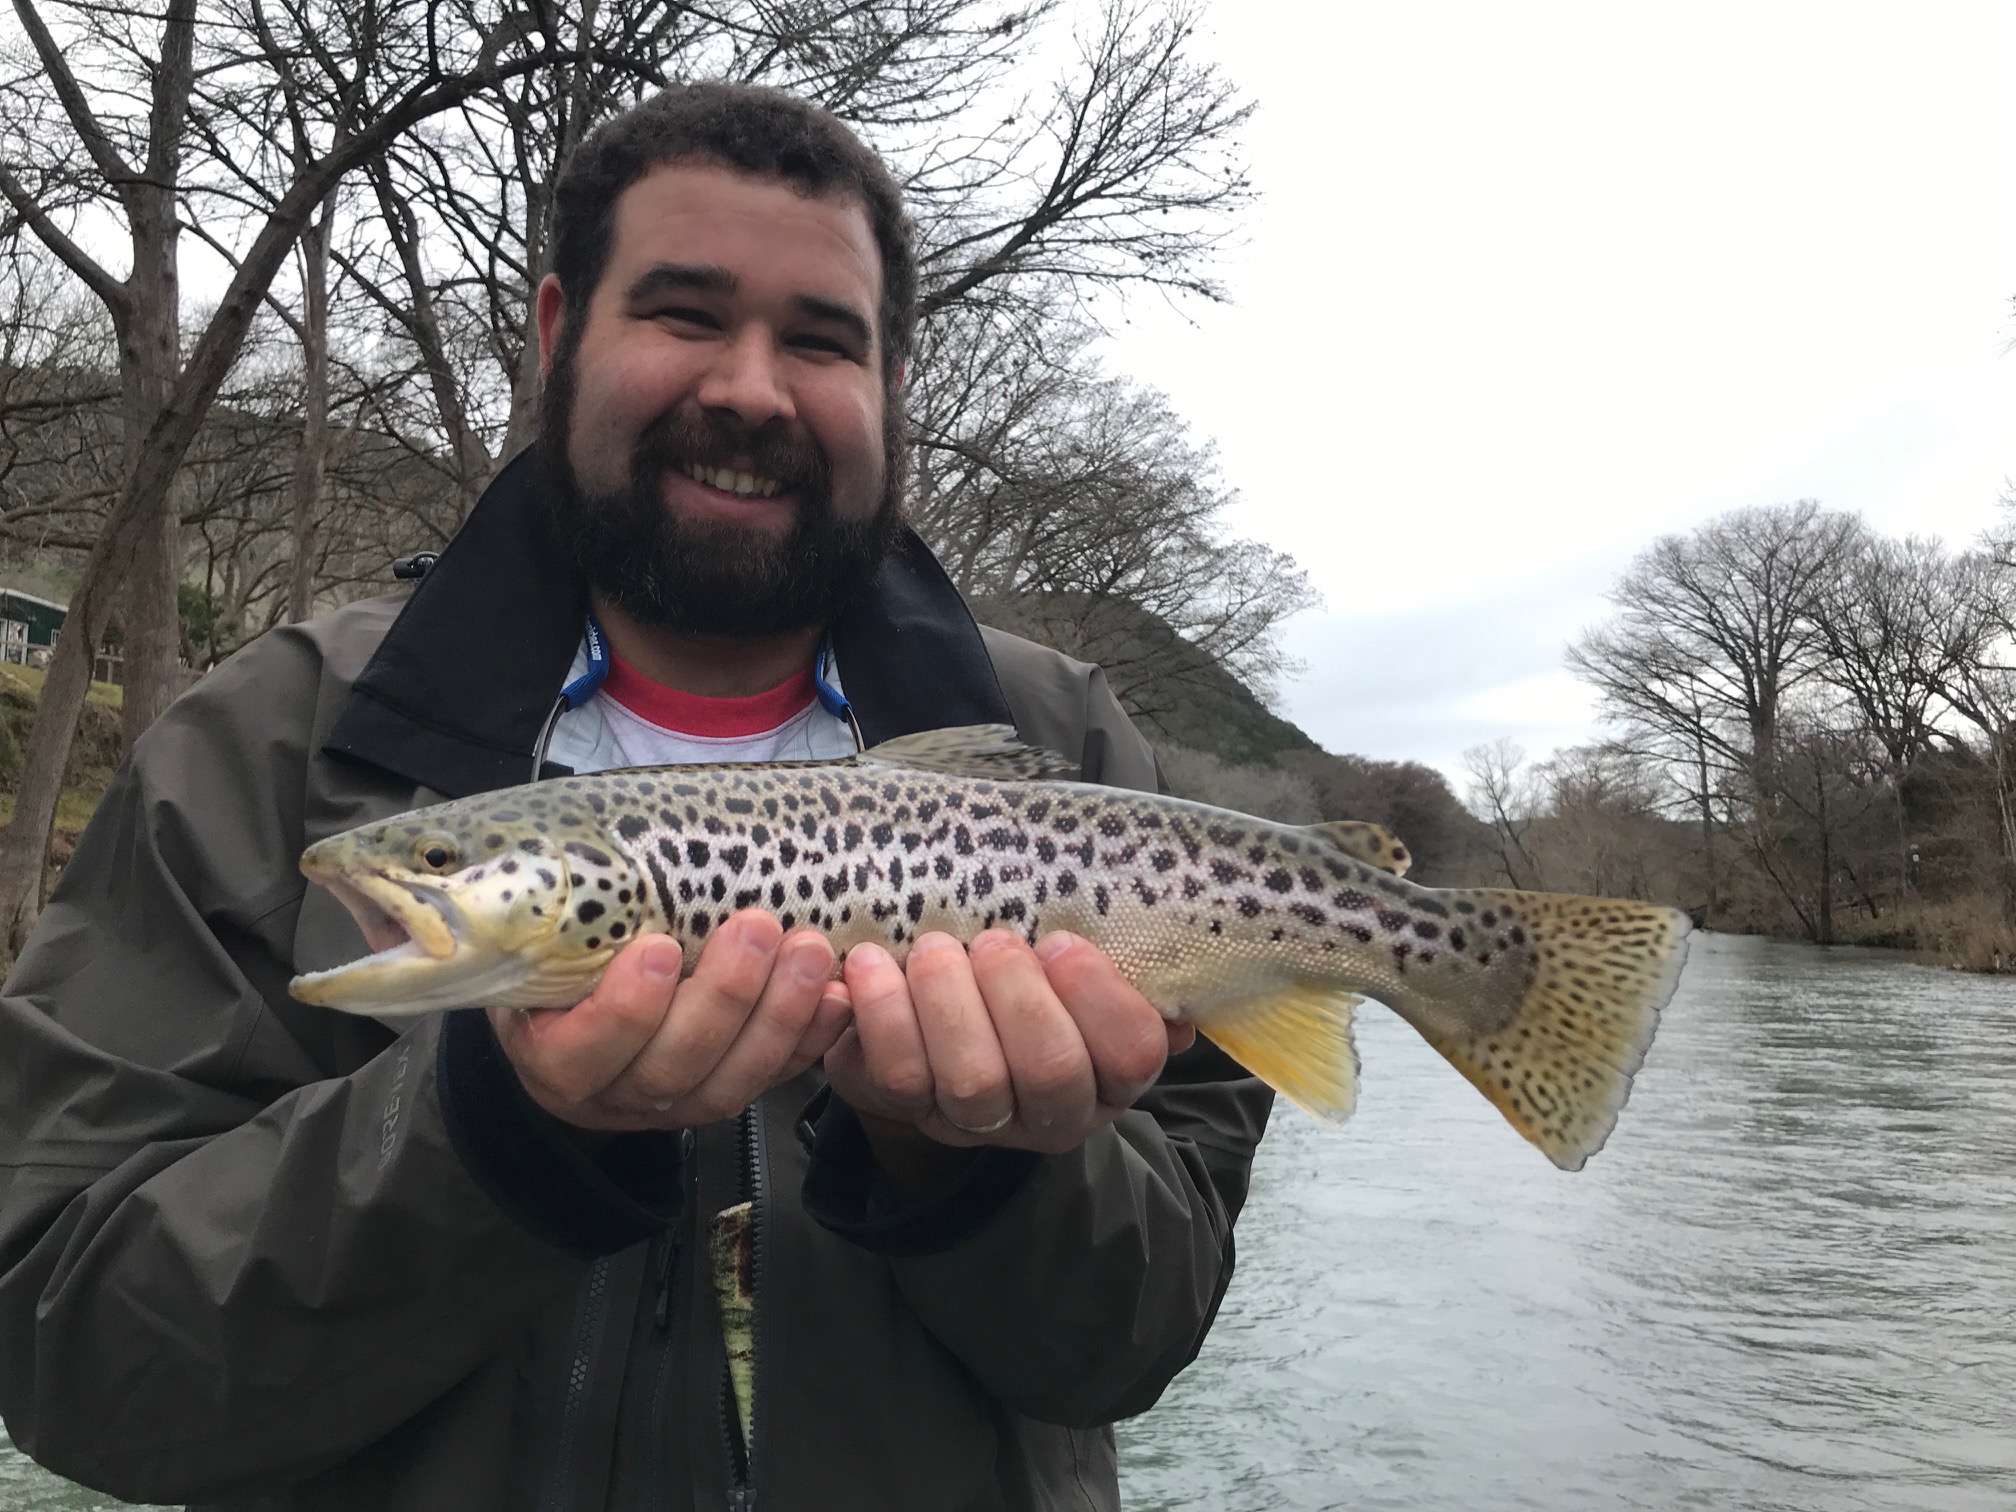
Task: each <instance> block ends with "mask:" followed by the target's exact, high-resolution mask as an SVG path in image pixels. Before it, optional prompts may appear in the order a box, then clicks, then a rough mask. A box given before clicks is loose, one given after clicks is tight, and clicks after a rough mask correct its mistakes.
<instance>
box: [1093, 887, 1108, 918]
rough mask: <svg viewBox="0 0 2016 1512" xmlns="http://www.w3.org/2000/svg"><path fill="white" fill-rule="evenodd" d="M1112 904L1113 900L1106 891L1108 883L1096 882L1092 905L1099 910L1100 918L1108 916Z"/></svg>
mask: <svg viewBox="0 0 2016 1512" xmlns="http://www.w3.org/2000/svg"><path fill="white" fill-rule="evenodd" d="M1112 904H1113V900H1112V899H1111V898H1110V897H1108V896H1107V893H1106V884H1105V883H1104V882H1097V883H1094V884H1093V887H1092V906H1093V907H1094V908H1096V909H1098V910H1099V917H1100V918H1102V919H1103V918H1105V917H1106V910H1107V909H1108V908H1110V907H1112Z"/></svg>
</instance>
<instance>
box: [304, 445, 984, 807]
mask: <svg viewBox="0 0 2016 1512" xmlns="http://www.w3.org/2000/svg"><path fill="white" fill-rule="evenodd" d="M544 487H545V474H544V469H543V467H542V465H541V463H540V459H539V456H538V452H537V448H533V449H531V450H528V451H526V452H524V453H522V454H520V455H519V456H518V457H517V458H515V459H514V460H513V461H512V462H511V463H510V464H509V465H507V466H506V467H505V468H504V470H503V471H502V472H500V473H499V474H498V475H497V478H496V480H495V481H494V482H493V483H491V485H490V487H489V488H487V489H485V490H484V493H483V497H482V498H480V499H479V500H477V502H476V507H475V508H474V509H472V510H471V511H470V512H469V518H468V519H467V520H465V521H464V522H463V524H462V528H461V529H460V530H458V531H457V532H456V533H455V538H454V539H453V540H452V541H450V542H449V543H448V545H447V547H446V548H445V549H444V550H443V551H442V553H441V557H440V560H439V561H437V562H436V563H435V564H434V566H433V567H432V568H431V569H430V570H429V571H428V573H427V575H426V576H425V577H424V578H422V579H421V580H420V582H419V584H418V585H417V586H416V587H415V588H414V590H413V596H412V597H411V598H410V599H408V600H407V602H406V607H405V608H404V609H403V610H402V611H401V612H400V615H399V618H398V620H397V621H396V622H395V623H394V624H393V626H392V628H391V630H389V631H388V632H387V633H386V636H385V639H384V641H383V642H382V643H381V644H380V645H379V647H378V650H377V652H376V654H375V655H373V656H372V658H371V661H370V663H369V665H367V666H366V667H365V669H364V670H363V672H362V673H360V674H359V675H358V678H357V681H356V682H355V683H354V684H353V685H352V687H351V692H350V700H349V702H348V704H347V705H345V707H344V710H343V712H342V714H341V715H340V716H339V717H338V719H337V721H336V726H335V728H334V729H333V730H332V731H331V732H330V735H329V739H328V740H327V741H326V742H324V744H323V747H322V749H323V750H324V751H326V752H328V753H329V754H331V755H333V756H339V757H343V758H345V759H347V760H352V761H362V762H368V763H370V764H371V765H373V766H377V767H381V768H383V769H385V770H386V771H389V772H394V773H397V774H398V775H399V776H401V777H404V778H407V779H408V780H410V781H412V782H415V783H419V784H421V785H423V786H425V787H429V788H432V789H434V790H435V791H436V792H439V793H445V794H447V795H448V796H450V797H460V796H461V795H463V794H466V793H477V792H483V791H486V790H488V789H490V788H497V787H508V786H510V785H511V784H513V783H517V782H522V781H524V780H525V775H526V772H527V770H528V768H529V765H530V762H531V759H532V749H533V746H534V743H535V742H536V741H537V740H538V738H539V733H540V730H541V729H542V728H543V727H544V725H545V723H546V719H547V716H548V715H549V714H551V713H552V711H553V704H554V700H555V698H556V697H557V696H558V695H559V692H560V687H561V684H562V683H564V682H565V681H566V680H567V673H568V670H569V668H570V667H571V666H572V664H573V660H574V653H575V651H576V650H577V649H578V648H579V646H580V644H581V627H582V625H583V624H584V623H585V621H586V617H587V614H588V592H587V585H586V584H585V583H584V582H583V581H582V578H581V575H580V573H579V572H578V571H577V570H576V569H575V568H574V566H573V553H572V552H571V551H570V550H569V549H568V546H567V543H566V542H565V541H564V540H563V539H561V537H560V534H559V531H558V528H557V527H556V525H555V524H554V522H553V520H552V517H551V515H550V513H549V511H548V510H547V509H546V508H545V506H544V501H543V498H542V491H543V489H544ZM828 634H829V635H830V637H831V640H832V646H833V651H834V656H835V660H836V661H837V662H838V664H839V667H840V675H841V677H842V678H843V679H844V681H845V684H846V688H847V699H848V702H849V703H850V704H851V705H852V707H853V712H854V717H855V719H856V720H857V721H858V722H859V724H860V727H861V734H862V737H863V739H864V740H866V741H867V742H868V743H869V744H871V745H872V744H874V743H876V742H878V741H882V740H888V739H891V738H892V737H894V736H897V735H907V734H911V733H913V732H915V731H918V730H933V729H941V728H944V727H946V726H949V725H963V724H1012V723H1013V722H1014V719H1013V716H1012V715H1011V714H1010V713H1009V709H1008V700H1007V698H1006V696H1005V695H1004V694H1003V693H1002V691H1001V684H1000V681H999V679H998V678H997V677H996V676H995V674H994V664H993V662H992V661H991V660H990V659H989V658H988V655H987V649H986V647H985V645H984V644H983V643H982V642H981V639H980V631H979V628H978V627H977V626H976V625H975V624H974V623H973V616H972V614H971V613H970V612H969V611H968V610H967V608H966V603H965V601H964V600H963V599H962V598H960V596H959V593H958V590H957V589H955V588H954V587H953V586H952V582H951V580H950V579H949V578H947V577H946V576H945V570H944V568H942V567H940V566H939V565H938V561H937V558H935V557H933V556H932V555H931V552H930V549H929V548H928V547H926V546H925V544H924V543H923V541H922V540H920V539H919V538H918V537H917V536H916V534H915V533H913V532H911V531H909V530H905V531H904V532H903V534H902V536H901V538H900V539H899V540H898V541H897V544H896V547H895V549H894V550H893V551H892V552H891V553H890V556H889V560H888V561H887V563H885V565H884V567H883V571H882V574H881V577H880V580H879V581H878V582H877V584H876V589H875V592H874V593H873V594H872V595H871V596H870V597H869V598H868V599H867V601H866V602H865V603H863V604H862V605H860V606H859V607H858V608H857V609H855V610H852V611H850V612H849V613H848V614H846V615H844V616H842V617H841V618H840V619H839V620H838V621H836V622H835V623H834V624H833V625H831V626H829V627H828ZM564 770H565V769H564V768H559V767H556V766H554V765H552V764H551V763H549V764H548V765H547V768H546V771H547V774H548V775H552V774H555V773H557V772H562V771H564Z"/></svg>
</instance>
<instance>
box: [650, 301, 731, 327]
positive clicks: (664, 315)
mask: <svg viewBox="0 0 2016 1512" xmlns="http://www.w3.org/2000/svg"><path fill="white" fill-rule="evenodd" d="M650 318H651V319H652V320H655V321H657V322H658V323H659V324H660V325H667V326H674V327H680V328H684V329H687V330H700V331H718V330H720V329H721V321H720V318H719V317H718V316H716V315H715V314H714V313H713V312H712V311H710V310H703V309H701V308H700V307H699V306H698V305H684V304H680V305H660V306H659V307H658V308H657V309H655V310H653V311H652V312H651V315H650Z"/></svg>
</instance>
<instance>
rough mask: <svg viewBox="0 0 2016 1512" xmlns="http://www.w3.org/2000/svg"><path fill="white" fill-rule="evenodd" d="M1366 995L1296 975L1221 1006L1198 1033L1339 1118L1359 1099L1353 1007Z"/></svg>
mask: <svg viewBox="0 0 2016 1512" xmlns="http://www.w3.org/2000/svg"><path fill="white" fill-rule="evenodd" d="M1364 1001H1365V1000H1364V999H1363V998H1361V997H1359V996H1357V995H1356V994H1355V993H1349V992H1340V991H1338V990H1337V989H1336V988H1334V987H1325V986H1320V985H1318V984H1316V983H1313V982H1296V983H1293V984H1292V985H1290V986H1287V987H1283V988H1281V989H1279V990H1278V991H1275V992H1270V993H1268V994H1266V995H1265V996H1262V997H1256V998H1249V999H1247V1000H1246V1001H1244V1002H1241V1003H1236V1004H1232V1005H1230V1006H1228V1007H1227V1008H1225V1009H1224V1010H1223V1013H1224V1017H1223V1018H1221V1017H1219V1015H1218V1014H1217V1013H1213V1014H1212V1017H1211V1022H1209V1023H1199V1024H1198V1025H1197V1029H1198V1032H1199V1033H1200V1034H1203V1035H1204V1036H1205V1037H1207V1038H1208V1039H1209V1040H1210V1041H1211V1042H1212V1043H1213V1044H1215V1045H1217V1046H1218V1048H1219V1049H1221V1050H1223V1051H1224V1052H1225V1053H1226V1054H1227V1055H1229V1056H1231V1057H1232V1059H1234V1060H1236V1061H1237V1062H1239V1064H1240V1065H1242V1066H1244V1067H1245V1068H1246V1069H1247V1070H1248V1071H1251V1072H1252V1073H1253V1074H1254V1075H1255V1076H1257V1077H1259V1078H1260V1080H1262V1081H1264V1082H1265V1083H1267V1085H1268V1086H1270V1087H1272V1088H1273V1089H1274V1090H1275V1091H1276V1092H1279V1093H1280V1094H1281V1095H1282V1096H1283V1097H1285V1098H1287V1099H1288V1100H1289V1101H1290V1102H1292V1103H1293V1104H1295V1106H1296V1107H1298V1108H1300V1109H1302V1110H1303V1111H1304V1112H1305V1113H1309V1114H1312V1115H1313V1116H1315V1117H1317V1118H1320V1119H1322V1120H1323V1121H1324V1122H1325V1123H1337V1122H1340V1121H1341V1120H1343V1119H1345V1118H1347V1117H1349V1116H1350V1113H1351V1110H1352V1108H1353V1107H1355V1106H1356V1105H1357V1102H1358V1051H1357V1048H1356V1047H1355V1046H1354V1045H1353V1044H1352V1043H1351V1014H1352V1010H1354V1009H1355V1008H1357V1006H1358V1005H1359V1004H1360V1003H1362V1002H1364Z"/></svg>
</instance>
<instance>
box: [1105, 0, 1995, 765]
mask: <svg viewBox="0 0 2016 1512" xmlns="http://www.w3.org/2000/svg"><path fill="white" fill-rule="evenodd" d="M1204 19H1205V30H1206V33H1207V36H1206V39H1205V44H1204V45H1205V46H1206V48H1207V49H1208V50H1209V52H1210V53H1211V55H1213V56H1215V57H1217V58H1218V59H1219V60H1220V61H1221V62H1222V63H1223V65H1224V67H1225V68H1226V69H1227V71H1228V72H1229V74H1230V75H1231V77H1232V78H1233V79H1234V80H1236V81H1237V83H1238V84H1239V85H1240V87H1241V88H1242V89H1243V90H1244V91H1245V92H1246V94H1247V96H1248V97H1249V98H1251V99H1253V100H1254V101H1256V102H1257V104H1258V106H1259V109H1258V112H1257V114H1256V117H1255V119H1254V122H1253V124H1252V126H1251V128H1250V130H1249V133H1248V137H1247V143H1248V152H1249V157H1250V160H1251V163H1252V166H1253V174H1254V178H1255V180H1256V183H1257V186H1258V188H1259V190H1260V193H1261V201H1260V204H1259V206H1258V208H1257V210H1256V211H1255V213H1254V214H1253V215H1252V217H1251V219H1250V223H1249V225H1248V226H1247V228H1246V235H1245V245H1244V247H1243V248H1241V249H1239V250H1238V251H1235V252H1234V253H1233V254H1232V255H1231V256H1230V257H1229V258H1228V259H1227V260H1226V261H1225V262H1224V263H1223V264H1222V265H1221V270H1220V271H1221V272H1222V274H1223V277H1224V280H1225V282H1226V284H1227V286H1228V288H1229V290H1230V293H1231V295H1232V301H1231V303H1230V304H1229V305H1227V306H1224V307H1221V308H1212V307H1198V306H1192V307H1186V308H1185V309H1184V310H1182V311H1181V312H1172V311H1170V310H1168V309H1166V308H1164V307H1161V306H1160V305H1157V304H1154V303H1152V302H1136V303H1135V304H1134V305H1133V306H1132V307H1131V310H1130V318H1129V322H1128V323H1127V324H1126V325H1125V326H1123V327H1121V328H1119V329H1118V330H1117V331H1116V335H1115V338H1114V340H1113V342H1112V343H1111V344H1110V347H1109V349H1108V360H1109V361H1110V362H1111V363H1112V365H1113V366H1115V367H1117V368H1120V369H1122V370H1125V371H1129V372H1132V373H1134V374H1135V375H1137V376H1140V377H1142V378H1144V379H1146V380H1148V381H1151V382H1153V383H1155V384H1157V385H1159V386H1160V387H1161V388H1163V389H1164V390H1165V391H1166V392H1167V393H1168V394H1169V395H1170V396H1171V398H1172V399H1173V400H1174V402H1175V404H1176V406H1177V408H1178V409H1179V410H1180V411H1181V412H1182V413H1183V414H1184V415H1185V416H1186V417H1187V418H1188V419H1189V421H1190V422H1191V423H1192V424H1193V426H1194V427H1195V428H1196V429H1197V431H1199V432H1200V433H1201V434H1204V435H1208V436H1211V437H1214V438H1215V439H1216V441H1217V443H1218V445H1219V448H1220V452H1221V455H1222V458H1223V463H1224V471H1225V475H1226V478H1227V480H1228V481H1229V482H1230V483H1231V484H1232V485H1233V486H1234V487H1236V488H1237V489H1238V490H1239V493H1240V495H1241V499H1240V504H1239V507H1238V510H1237V513H1236V518H1235V522H1234V523H1235V526H1236V528H1237V529H1238V530H1239V531H1241V532H1242V533H1245V534H1249V535H1253V536H1257V537H1259V538H1261V539H1263V540H1265V541H1267V542H1269V543H1270V544H1272V545H1275V546H1278V547H1280V548H1282V549H1284V550H1286V551H1289V552H1291V553H1293V555H1294V556H1295V557H1296V559H1297V560H1298V561H1300V562H1301V563H1302V564H1303V565H1304V566H1305V567H1306V568H1307V569H1308V570H1309V573H1310V576H1311V578H1312V579H1313V581H1314V582H1315V584H1316V585H1317V587H1318V588H1319V589H1320V590H1321V591H1322V593H1323V595H1324V599H1325V607H1324V608H1323V609H1322V610H1321V611H1318V612H1314V613H1311V614H1307V615H1304V616H1301V617H1300V618H1298V620H1297V621H1295V622H1294V624H1293V625H1292V627H1291V633H1290V636H1289V642H1290V645H1291V647H1292V649H1293V651H1294V652H1295V654H1297V655H1298V656H1299V657H1301V658H1302V660H1303V661H1304V662H1306V663H1307V668H1306V670H1305V671H1304V672H1303V673H1302V674H1301V675H1300V676H1299V677H1298V678H1296V679H1295V680H1294V681H1293V682H1292V683H1290V684H1288V685H1286V686H1285V687H1284V690H1283V693H1284V696H1283V699H1282V706H1283V712H1285V713H1286V714H1287V715H1288V716H1289V717H1290V718H1292V719H1294V720H1295V721H1296V723H1298V724H1299V725H1301V726H1302V727H1303V728H1304V729H1305V730H1307V731H1308V732H1309V733H1310V734H1311V735H1312V736H1314V737H1315V738H1316V739H1317V740H1318V741H1319V742H1321V743H1322V744H1323V745H1325V746H1326V747H1328V748H1330V749H1332V750H1336V751H1356V752H1363V753H1365V754H1368V755H1373V756H1380V757H1387V758H1394V759H1401V758H1411V759H1416V760H1421V761H1426V762H1429V763H1430V764H1433V765H1436V766H1439V767H1441V768H1442V769H1444V770H1445V771H1447V772H1449V773H1451V774H1452V776H1453V775H1455V774H1456V773H1457V771H1458V769H1459V764H1460V754H1461V752H1462V751H1463V750H1464V749H1465V748H1466V747H1468V746H1471V745H1475V744H1478V743H1480V742H1484V741H1489V740H1492V739H1495V738H1497V737H1499V736H1501V735H1509V736H1512V737H1514V738H1515V739H1517V740H1519V741H1520V742H1521V743H1522V744H1523V745H1524V746H1525V747H1526V748H1527V749H1528V751H1529V752H1530V753H1531V754H1533V755H1536V756H1538V755H1544V754H1545V753H1546V752H1548V751H1549V750H1551V749H1553V748H1555V747H1556V746H1558V745H1563V744H1569V743H1573V742H1575V741H1578V740H1583V739H1587V738H1589V737H1590V736H1591V735H1592V734H1593V733H1594V732H1595V727H1594V725H1593V723H1592V715H1593V707H1592V704H1591V701H1590V700H1589V699H1588V697H1587V695H1586V694H1585V693H1584V692H1583V690H1582V689H1581V687H1580V685H1579V684H1577V683H1575V682H1574V681H1573V680H1572V679H1571V678H1570V677H1569V676H1568V675H1567V673H1566V672H1565V671H1563V670H1562V650H1563V647H1564V645H1565V644H1566V642H1567V641H1568V640H1569V639H1570V638H1571V637H1573V636H1574V634H1575V633H1576V632H1577V631H1578V630H1580V629H1581V628H1583V627H1584V626H1587V625H1590V624H1593V623H1595V622H1597V621H1598V620H1600V619H1601V618H1602V617H1603V615H1604V613H1605V611H1606V605H1605V603H1604V599H1603V595H1604V593H1605V591H1606V590H1607V589H1608V588H1609V587H1610V585H1611V584H1612V583H1613V582H1614V581H1615V579H1616V577H1617V575H1618V574H1619V573H1620V572H1621V571H1622V570H1623V568H1624V567H1625V566H1626V565H1627V564H1628V563H1629V561H1630V559H1631V557H1632V556H1633V555H1634V554H1635V553H1636V552H1637V551H1639V550H1640V549H1642V548H1643V547H1644V546H1645V545H1646V544H1647V543H1648V542H1650V540H1651V539H1652V538H1653V537H1654V536H1656V535H1658V534H1661V533H1664V532H1668V531H1675V530H1685V529H1687V528H1688V527H1689V526H1691V525H1693V524H1695V523H1698V522H1700V521H1702V520H1705V519H1707V518H1709V517H1710V516H1712V515H1714V514H1717V513H1719V512H1720V511H1722V510H1725V509H1729V508H1732V507H1734V506H1737V505H1743V504H1753V503H1770V502H1774V501H1779V500H1787V499H1795V498H1801V497H1813V498H1817V499H1820V500H1821V501H1822V502H1824V503H1826V504H1828V505H1832V506H1836V507H1841V508H1847V509H1855V510H1859V511H1861V512H1862V513H1863V515H1864V516H1865V517H1866V518H1868V519H1869V520H1870V521H1871V522H1872V523H1874V524H1876V525H1878V526H1880V527H1882V528H1883V529H1886V530H1889V531H1892V532H1895V533H1903V532H1906V531H1913V532H1919V533H1926V534H1937V535H1940V536H1943V537H1944V538H1946V539H1947V540H1948V541H1949V543H1967V542H1971V541H1972V540H1973V538H1974V537H1975V536H1977V535H1978V534H1979V532H1980V531H1981V530H1982V529H1983V528H1984V527H1985V526H1987V525H1988V524H1989V522H1990V521H1991V519H1992V518H1993V517H1994V516H1995V514H1996V512H1997V510H1996V503H1997V500H1998V498H1999V497H2000V496H2001V494H2002V493H2003V491H2004V489H2005V486H2007V485H2008V484H2009V483H2010V482H2011V481H2012V480H2016V353H2012V351H2011V343H2012V338H2016V321H2012V308H2016V307H2012V303H2011V300H2012V296H2016V173H2012V166H2016V165H2012V158H2016V89H2012V86H2011V80H2012V78H2016V45H2012V43H2016V6H2012V5H2008V4H1999V5H1986V4H1982V5H1970V4H1961V3H1949V0H1939V3H1936V4H1931V5H1923V6H1906V5H1899V4H1884V5H1848V4H1841V3H1830V4H1791V3H1770V0H1751V3H1747V4H1740V5H1710V4H1699V3H1689V4H1686V5H1668V6H1652V5H1645V4H1625V5H1619V4H1616V3H1607V4H1592V5H1565V4H1543V3H1529V4H1524V5H1519V6H1507V5H1503V4H1498V3H1490V4H1485V3H1478V4H1463V5H1454V4H1423V3H1408V4H1403V5H1395V4H1391V3H1386V0H1380V3H1377V4H1373V3H1362V0H1344V3H1336V0H1330V3H1300V0H1296V3H1289V0H1238V3H1235V0H1208V4H1207V8H1206V10H1205V13H1204Z"/></svg>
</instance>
